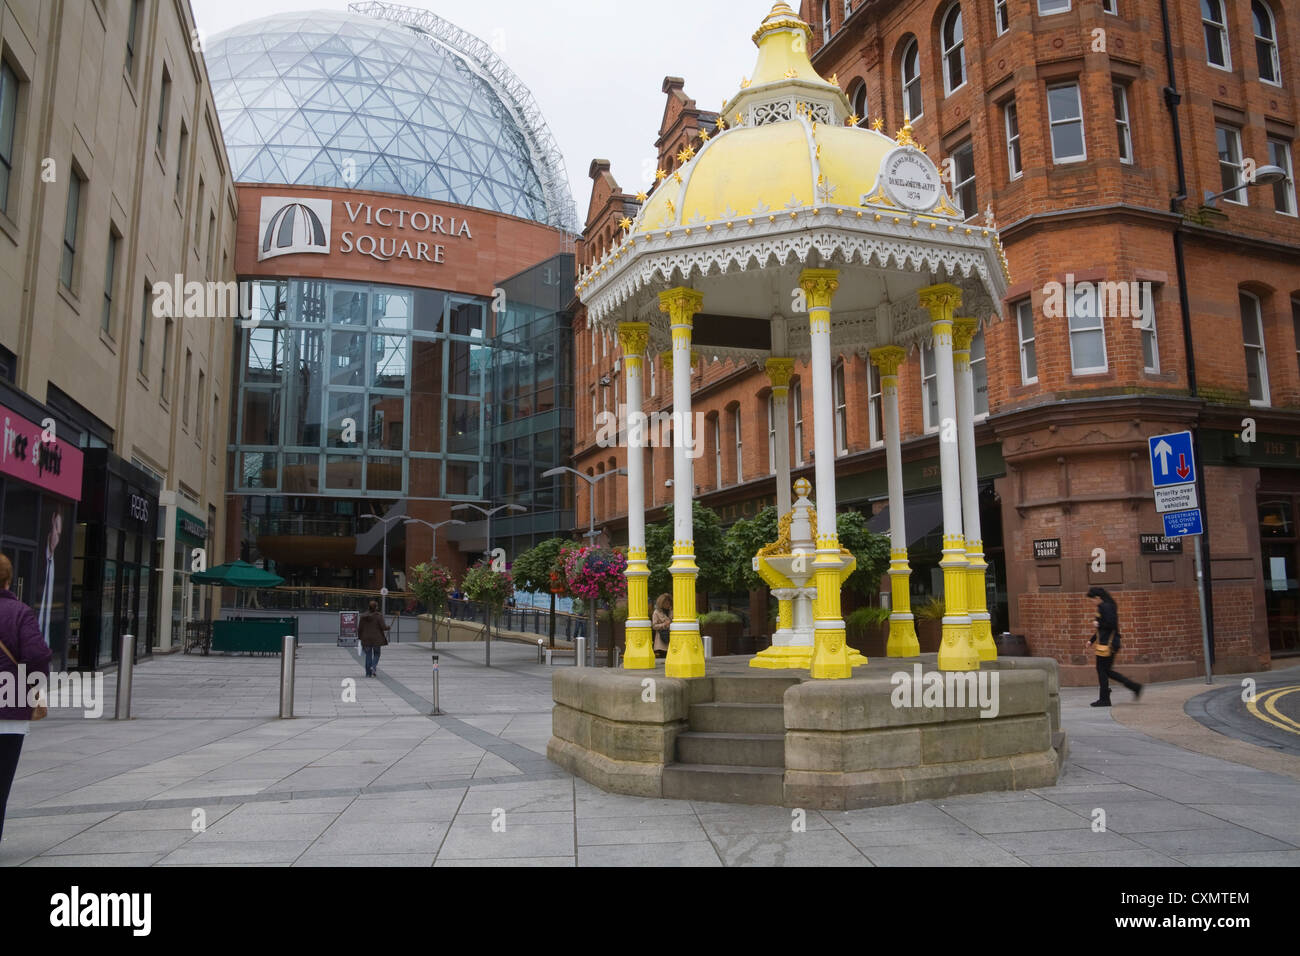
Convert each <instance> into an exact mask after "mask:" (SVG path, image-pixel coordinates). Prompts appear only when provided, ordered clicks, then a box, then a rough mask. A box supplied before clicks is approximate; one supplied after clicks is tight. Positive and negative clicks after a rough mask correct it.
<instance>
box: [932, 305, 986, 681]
mask: <svg viewBox="0 0 1300 956" xmlns="http://www.w3.org/2000/svg"><path fill="white" fill-rule="evenodd" d="M919 297H920V302H921V305H922V306H924V307H925V308H926V309H928V310H929V312H930V317H931V323H930V328H931V331H932V333H933V343H934V344H933V347H934V363H935V384H936V387H937V388H938V390H939V471H940V475H941V480H942V482H943V488H942V491H943V558H942V559H941V560H940V561H939V567H940V568H942V569H943V600H944V615H943V640H942V642H941V643H940V645H939V669H940V670H976V669H978V668H979V657H978V655H977V654H976V653H975V646H974V644H972V643H971V636H970V630H971V620H970V615H969V614H967V613H966V575H967V567H968V565H967V560H966V544H965V540H964V538H963V536H962V520H961V518H962V516H961V473H960V464H959V462H958V455H959V450H958V445H957V396H956V381H955V378H954V375H953V364H952V361H953V360H952V352H953V349H952V318H953V311H954V310H955V309H957V308H959V307H960V306H961V290H960V289H958V288H957V287H956V286H954V285H950V284H947V283H944V284H941V285H933V286H929V287H927V288H924V289H922V290H921V292H920V294H919Z"/></svg>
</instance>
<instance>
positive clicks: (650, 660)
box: [623, 548, 655, 670]
mask: <svg viewBox="0 0 1300 956" xmlns="http://www.w3.org/2000/svg"><path fill="white" fill-rule="evenodd" d="M624 574H625V576H626V577H627V626H626V628H625V630H624V635H625V640H624V644H625V645H626V653H625V654H624V657H623V666H624V667H625V668H626V669H628V670H650V669H653V668H654V666H655V652H654V644H653V643H652V640H651V633H650V595H649V587H650V565H649V563H648V562H647V561H646V553H645V549H644V548H629V549H628V552H627V571H626V572H624Z"/></svg>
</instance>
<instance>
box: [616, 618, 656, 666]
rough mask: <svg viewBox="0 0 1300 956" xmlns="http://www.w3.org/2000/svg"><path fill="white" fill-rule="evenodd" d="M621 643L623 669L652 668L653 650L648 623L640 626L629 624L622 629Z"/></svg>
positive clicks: (653, 661)
mask: <svg viewBox="0 0 1300 956" xmlns="http://www.w3.org/2000/svg"><path fill="white" fill-rule="evenodd" d="M623 644H624V654H623V669H624V670H629V671H639V670H654V666H655V651H654V644H653V643H652V642H651V635H650V625H649V624H648V623H647V624H642V625H640V626H634V625H631V624H629V625H628V626H627V627H626V628H625V629H624V631H623Z"/></svg>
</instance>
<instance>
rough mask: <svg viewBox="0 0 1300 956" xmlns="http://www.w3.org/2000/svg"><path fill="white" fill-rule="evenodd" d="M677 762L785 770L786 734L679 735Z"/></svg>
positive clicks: (691, 732) (697, 733)
mask: <svg viewBox="0 0 1300 956" xmlns="http://www.w3.org/2000/svg"><path fill="white" fill-rule="evenodd" d="M677 760H678V761H679V762H680V763H685V764H697V765H698V764H704V765H708V766H719V765H725V766H728V767H775V768H784V767H785V734H784V733H780V734H737V733H701V732H700V731H696V730H688V731H686V732H684V733H680V734H678V735H677Z"/></svg>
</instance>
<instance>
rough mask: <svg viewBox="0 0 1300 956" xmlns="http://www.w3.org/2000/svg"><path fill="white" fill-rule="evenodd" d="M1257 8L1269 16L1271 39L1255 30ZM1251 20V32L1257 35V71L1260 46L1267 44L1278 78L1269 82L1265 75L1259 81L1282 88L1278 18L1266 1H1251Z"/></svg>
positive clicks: (1274, 73)
mask: <svg viewBox="0 0 1300 956" xmlns="http://www.w3.org/2000/svg"><path fill="white" fill-rule="evenodd" d="M1256 6H1259V7H1262V8H1263V10H1264V13H1265V14H1267V16H1268V29H1269V31H1270V32H1271V33H1272V34H1273V35H1272V36H1269V37H1264V36H1260V35H1259V30H1257V29H1255V28H1254V20H1255V7H1256ZM1250 18H1251V22H1252V29H1251V32H1253V33H1254V34H1255V67H1256V69H1258V67H1259V45H1260V44H1261V43H1267V44H1268V47H1269V57H1270V59H1271V60H1272V63H1273V76H1274V77H1276V79H1272V80H1269V79H1265V78H1264V75H1263V74H1260V77H1259V81H1260V82H1261V83H1267V84H1268V85H1269V86H1281V85H1282V60H1281V58H1280V57H1279V56H1278V52H1277V17H1276V16H1274V15H1273V8H1272V7H1271V6H1270V5H1269V4H1268V3H1266V2H1265V0H1251V3H1250Z"/></svg>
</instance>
